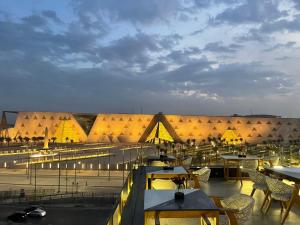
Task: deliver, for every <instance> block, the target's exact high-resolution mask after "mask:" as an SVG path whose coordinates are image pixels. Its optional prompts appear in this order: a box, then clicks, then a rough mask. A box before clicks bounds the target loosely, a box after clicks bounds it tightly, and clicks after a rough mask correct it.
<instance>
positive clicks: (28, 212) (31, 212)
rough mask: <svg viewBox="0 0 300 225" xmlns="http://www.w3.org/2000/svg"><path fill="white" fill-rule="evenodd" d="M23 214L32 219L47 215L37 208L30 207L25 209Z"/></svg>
mask: <svg viewBox="0 0 300 225" xmlns="http://www.w3.org/2000/svg"><path fill="white" fill-rule="evenodd" d="M24 212H25V213H26V215H28V216H32V217H44V216H46V214H47V213H46V211H45V210H44V209H43V208H41V207H39V206H31V207H29V208H27V209H25V210H24Z"/></svg>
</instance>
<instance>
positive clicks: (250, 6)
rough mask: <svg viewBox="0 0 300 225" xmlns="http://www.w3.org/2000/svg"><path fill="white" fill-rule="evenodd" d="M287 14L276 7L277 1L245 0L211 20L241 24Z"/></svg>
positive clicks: (258, 21) (259, 21)
mask: <svg viewBox="0 0 300 225" xmlns="http://www.w3.org/2000/svg"><path fill="white" fill-rule="evenodd" d="M283 16H287V12H286V11H280V10H279V9H278V2H277V1H272V0H264V1H261V0H246V1H243V2H241V3H240V2H239V4H237V5H235V6H232V7H229V8H227V9H225V10H224V11H223V12H221V13H220V14H218V15H216V16H215V18H213V19H212V20H211V23H212V24H222V23H229V24H243V23H262V22H267V21H274V20H276V19H278V18H280V17H283Z"/></svg>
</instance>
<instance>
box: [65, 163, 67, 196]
mask: <svg viewBox="0 0 300 225" xmlns="http://www.w3.org/2000/svg"><path fill="white" fill-rule="evenodd" d="M65 167H66V193H68V164H67V162H66V165H65Z"/></svg>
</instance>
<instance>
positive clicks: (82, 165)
mask: <svg viewBox="0 0 300 225" xmlns="http://www.w3.org/2000/svg"><path fill="white" fill-rule="evenodd" d="M14 164H16V161H15V160H14ZM78 164H79V165H80V164H81V162H78ZM85 165H86V164H84V163H82V164H81V169H85ZM3 167H4V168H7V162H4V163H3ZM59 167H60V164H59V163H57V169H59ZM101 167H102V165H101V163H99V164H98V169H99V170H101ZM110 167H111V165H110V164H109V163H108V164H106V168H107V169H108V170H109V169H110ZM26 168H28V163H27V164H26ZM41 168H42V169H44V168H45V164H44V163H41ZM65 168H66V169H67V168H68V164H65ZM76 168H77V166H76V163H73V169H76ZM49 169H52V163H49ZM89 169H91V170H92V169H93V164H92V163H90V167H89ZM125 169H126V170H127V169H128V164H127V163H126V164H125ZM116 170H119V164H118V163H117V164H116Z"/></svg>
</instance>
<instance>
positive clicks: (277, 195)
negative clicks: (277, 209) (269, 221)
mask: <svg viewBox="0 0 300 225" xmlns="http://www.w3.org/2000/svg"><path fill="white" fill-rule="evenodd" d="M271 197H272V198H273V199H275V200H279V201H288V200H290V199H291V197H292V193H271Z"/></svg>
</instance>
